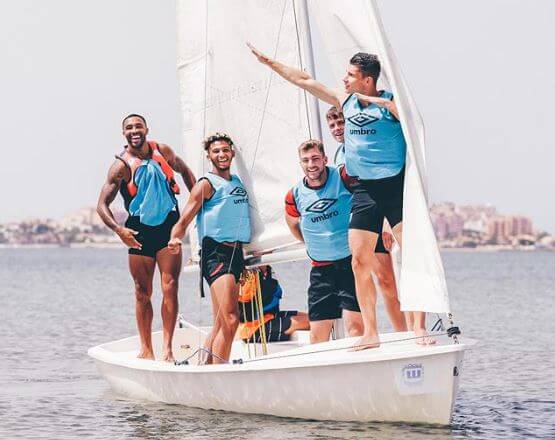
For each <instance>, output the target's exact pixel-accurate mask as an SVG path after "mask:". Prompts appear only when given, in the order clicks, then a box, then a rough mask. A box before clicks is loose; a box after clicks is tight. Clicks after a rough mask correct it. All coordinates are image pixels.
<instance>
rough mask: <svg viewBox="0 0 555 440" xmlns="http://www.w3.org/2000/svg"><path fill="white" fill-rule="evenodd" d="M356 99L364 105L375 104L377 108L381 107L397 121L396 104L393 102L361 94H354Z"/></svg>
mask: <svg viewBox="0 0 555 440" xmlns="http://www.w3.org/2000/svg"><path fill="white" fill-rule="evenodd" d="M355 96H356V97H357V99H358V100H359V101H360V102H362V103H364V104H376V105H377V106H378V107H383V108H385V109H387V110H389V111H390V112H391V114H392V115H393V116H395V119H397V120H399V112H398V111H397V104H395V101H392V100H389V99H385V98H380V97H379V96H367V95H363V94H362V93H355Z"/></svg>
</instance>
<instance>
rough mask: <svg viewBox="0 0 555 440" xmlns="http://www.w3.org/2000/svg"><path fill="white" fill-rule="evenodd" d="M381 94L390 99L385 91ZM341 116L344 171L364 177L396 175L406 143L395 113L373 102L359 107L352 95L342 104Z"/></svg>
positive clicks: (403, 161) (390, 96)
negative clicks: (343, 119)
mask: <svg viewBox="0 0 555 440" xmlns="http://www.w3.org/2000/svg"><path fill="white" fill-rule="evenodd" d="M380 97H381V98H386V99H390V100H391V99H393V95H392V94H391V93H390V92H387V91H381V92H380ZM343 115H344V116H345V134H344V135H345V165H346V167H347V173H348V174H349V175H350V176H354V177H358V178H359V179H363V180H375V179H383V178H386V177H391V176H395V175H396V174H399V172H400V171H401V169H402V168H403V166H404V165H405V156H406V152H407V144H406V142H405V137H404V135H403V130H402V128H401V123H400V122H399V121H398V120H397V119H396V118H395V116H393V114H391V112H390V111H389V110H387V109H385V108H383V107H379V106H377V105H376V104H369V105H367V106H362V105H361V103H360V101H359V100H358V98H357V97H356V96H355V95H350V96H349V97H348V98H347V99H346V100H345V102H344V103H343Z"/></svg>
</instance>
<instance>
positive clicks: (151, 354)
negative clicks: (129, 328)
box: [137, 348, 154, 361]
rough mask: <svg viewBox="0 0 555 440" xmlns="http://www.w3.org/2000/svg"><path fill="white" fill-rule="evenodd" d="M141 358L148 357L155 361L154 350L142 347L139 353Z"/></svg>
mask: <svg viewBox="0 0 555 440" xmlns="http://www.w3.org/2000/svg"><path fill="white" fill-rule="evenodd" d="M137 357H138V358H139V359H148V360H151V361H153V360H154V352H153V351H152V348H151V349H145V348H142V349H141V351H140V352H139V354H138V355H137Z"/></svg>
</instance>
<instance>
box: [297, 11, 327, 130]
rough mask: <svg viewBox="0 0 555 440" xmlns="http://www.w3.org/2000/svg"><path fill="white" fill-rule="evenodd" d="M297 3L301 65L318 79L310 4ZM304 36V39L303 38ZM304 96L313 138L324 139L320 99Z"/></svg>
mask: <svg viewBox="0 0 555 440" xmlns="http://www.w3.org/2000/svg"><path fill="white" fill-rule="evenodd" d="M295 3H296V4H297V5H298V9H299V28H300V32H297V35H298V37H299V40H300V46H301V47H302V52H301V65H302V64H305V66H304V68H305V70H306V71H307V73H308V74H310V76H312V77H313V78H316V71H315V68H314V49H313V48H312V35H311V32H310V18H309V15H308V2H307V0H297V1H296V2H295ZM303 36H304V38H301V37H303ZM303 55H304V56H303ZM303 58H304V60H303ZM303 61H304V63H303ZM304 95H305V99H306V101H307V109H308V115H309V116H308V121H309V126H310V133H311V135H312V138H316V139H322V126H321V123H320V108H319V106H318V99H317V98H316V97H314V96H312V95H311V94H309V93H308V92H304Z"/></svg>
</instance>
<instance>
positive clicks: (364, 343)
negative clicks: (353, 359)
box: [350, 335, 380, 351]
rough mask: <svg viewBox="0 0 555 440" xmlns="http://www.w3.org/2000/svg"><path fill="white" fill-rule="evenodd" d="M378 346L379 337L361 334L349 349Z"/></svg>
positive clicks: (358, 349) (366, 348)
mask: <svg viewBox="0 0 555 440" xmlns="http://www.w3.org/2000/svg"><path fill="white" fill-rule="evenodd" d="M379 346H380V338H379V337H378V336H377V335H376V336H370V335H362V337H361V338H360V339H359V340H358V342H357V343H356V344H355V345H354V346H353V348H351V350H350V351H361V350H368V349H369V348H378V347H379Z"/></svg>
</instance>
